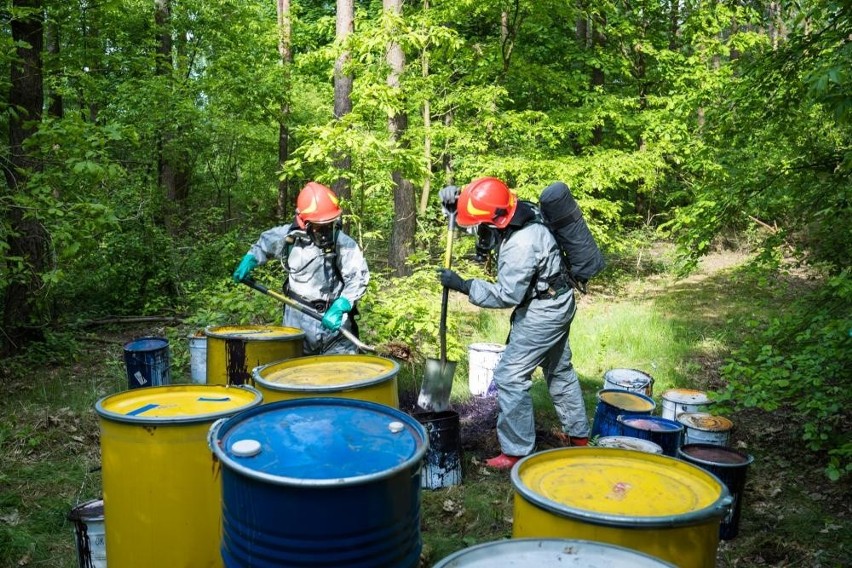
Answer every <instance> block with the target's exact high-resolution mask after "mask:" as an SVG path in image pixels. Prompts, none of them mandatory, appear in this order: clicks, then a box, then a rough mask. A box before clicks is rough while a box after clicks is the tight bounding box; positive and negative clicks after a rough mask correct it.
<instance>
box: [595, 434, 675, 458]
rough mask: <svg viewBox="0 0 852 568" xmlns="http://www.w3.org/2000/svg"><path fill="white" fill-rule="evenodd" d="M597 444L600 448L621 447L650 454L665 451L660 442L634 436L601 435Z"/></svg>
mask: <svg viewBox="0 0 852 568" xmlns="http://www.w3.org/2000/svg"><path fill="white" fill-rule="evenodd" d="M596 444H597V446H598V447H599V448H620V449H622V450H635V451H639V452H648V453H649V454H661V453H663V448H662V447H661V446H660V445H659V444H655V443H654V442H652V441H651V440H643V439H642V438H634V437H633V436H601V437H600V438H598V439H597V442H596Z"/></svg>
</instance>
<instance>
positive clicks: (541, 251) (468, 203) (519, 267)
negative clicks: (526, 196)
mask: <svg viewBox="0 0 852 568" xmlns="http://www.w3.org/2000/svg"><path fill="white" fill-rule="evenodd" d="M440 197H441V202H442V205H443V208H444V210H445V212H447V213H451V212H453V211H455V212H456V220H457V222H458V224H459V225H460V226H463V227H477V228H478V227H479V225H481V224H486V225H488V226H489V227H493V228H494V229H495V231H496V233H497V235H498V240H499V244H498V245H497V247H498V256H497V282H495V283H492V282H487V281H485V280H477V279H470V280H465V279H463V278H462V277H461V276H459V275H458V274H457V273H456V272H454V271H452V270H449V269H442V270H441V271H440V279H441V284H443V285H444V286H446V287H448V288H450V289H452V290H457V291H459V292H461V293H463V294H467V295H468V297H469V299H470V303H471V304H474V305H475V306H480V307H483V308H508V307H514V308H515V309H514V311H513V312H512V317H511V329H510V332H509V339H508V343H507V345H506V349H505V351H504V352H503V356H502V358H501V359H500V362H499V363H498V365H497V367H496V368H495V369H494V384H495V385H496V387H497V402H498V405H499V415H498V417H497V438H498V441H499V442H500V448H501V450H502V453H500V455H498V456H496V457H494V458H491V459H489V460H487V461H486V462H485V464H486V465H487V466H489V467H493V468H497V469H509V468H511V467H512V466H513V465H514V464H515V463H516V462H517V461H518V460H519V459H520V458H521V457H523V456H526V455H528V454H530V453H532V451H533V448H534V446H535V421H534V416H533V404H532V397H531V395H530V388H531V386H532V375H533V372H534V371H535V369H536V367H538V366H541V367H542V370H543V371H544V378H545V380H546V381H547V386H548V390H549V392H550V397H551V399H552V400H553V405H554V407H555V408H556V413H557V415H558V416H559V420H560V422H561V423H562V429H563V432H564V434H563V436H561V437H562V439H563V440H564V441H566V442H569V443H570V444H571V445H575V446H585V445H586V444H587V443H588V436H589V424H588V419H587V417H586V407H585V404H584V403H583V394H582V392H581V390H580V381H579V379H578V377H577V373H576V372H575V371H574V366H573V365H572V363H571V348H570V347H569V344H568V333H569V330H570V328H571V320H573V319H574V314H575V312H576V309H577V308H576V304H575V302H574V290H573V288H572V287H571V284H570V282H569V280H568V277H567V268H566V267H564V266H563V263H562V255H561V253H560V249H559V247H558V245H557V244H556V241H555V239H554V238H553V235H552V234H551V233H550V230H549V229H548V228H547V227H546V226H544V225H543V224H541V223H540V222H538V220H537V218H538V216H537V213H536V211H535V209H534V208H533V207H532V206H531V205H530V204H528V203H525V202H523V201H518V199H517V197H516V195H515V193H514V192H512V191H510V190H509V188H508V187H507V186H506V184H505V183H503V182H502V181H500V180H499V179H496V178H493V177H485V178H480V179H476V180H474V181H472V182H470V183H469V184H468V185H466V186H465V187H464V188H462V189H461V191H459V190H458V188H456V187H455V186H448V187H445V188H444V189H442V190H441V192H440Z"/></svg>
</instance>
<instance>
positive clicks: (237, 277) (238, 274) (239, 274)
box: [233, 254, 257, 284]
mask: <svg viewBox="0 0 852 568" xmlns="http://www.w3.org/2000/svg"><path fill="white" fill-rule="evenodd" d="M255 266H257V259H255V258H254V255H252V254H247V255H245V256H244V257H243V259H242V260H241V261H240V265H239V266H237V269H236V270H234V274H233V278H234V282H236V283H237V284H239V283H240V282H242V281H243V280H245V279H246V278H248V275H249V274H251V271H252V270H253V269H254V267H255Z"/></svg>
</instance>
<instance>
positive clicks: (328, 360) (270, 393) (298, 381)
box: [253, 355, 399, 408]
mask: <svg viewBox="0 0 852 568" xmlns="http://www.w3.org/2000/svg"><path fill="white" fill-rule="evenodd" d="M397 373H399V364H398V363H397V362H396V361H393V360H392V359H387V358H385V357H378V356H376V355H317V356H312V357H296V358H295V359H288V360H286V361H277V362H275V363H270V364H268V365H264V366H262V367H258V368H256V369H255V370H254V373H253V375H254V383H255V386H256V387H257V389H258V390H259V391H260V392H261V394H263V401H264V403H267V402H275V401H279V400H290V399H294V398H306V397H316V396H329V397H334V398H351V399H356V400H366V401H368V402H376V403H378V404H384V405H386V406H390V407H393V408H399V388H398V386H397V380H396V375H397Z"/></svg>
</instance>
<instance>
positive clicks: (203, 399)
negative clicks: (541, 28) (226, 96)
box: [198, 396, 231, 402]
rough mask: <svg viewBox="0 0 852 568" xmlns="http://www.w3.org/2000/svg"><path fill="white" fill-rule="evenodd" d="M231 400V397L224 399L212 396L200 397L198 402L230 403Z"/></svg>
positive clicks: (224, 397)
mask: <svg viewBox="0 0 852 568" xmlns="http://www.w3.org/2000/svg"><path fill="white" fill-rule="evenodd" d="M229 400H231V397H229V396H223V397H212V396H199V397H198V402H228V401H229Z"/></svg>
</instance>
